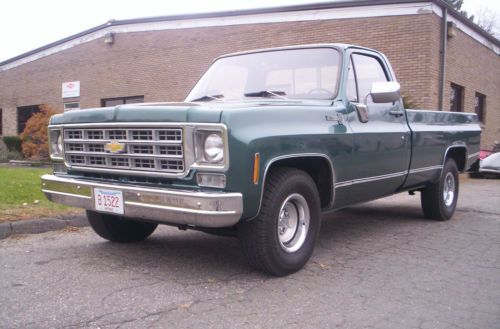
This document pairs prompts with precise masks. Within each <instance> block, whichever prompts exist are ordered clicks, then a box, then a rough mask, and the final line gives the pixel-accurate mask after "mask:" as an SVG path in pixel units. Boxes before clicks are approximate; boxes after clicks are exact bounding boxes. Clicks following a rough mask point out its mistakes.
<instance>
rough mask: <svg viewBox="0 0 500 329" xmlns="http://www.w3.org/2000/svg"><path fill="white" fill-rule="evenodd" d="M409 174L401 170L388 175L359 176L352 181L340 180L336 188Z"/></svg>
mask: <svg viewBox="0 0 500 329" xmlns="http://www.w3.org/2000/svg"><path fill="white" fill-rule="evenodd" d="M407 174H408V171H400V172H396V173H393V174H387V175H380V176H372V177H365V178H358V179H354V180H351V181H345V182H339V183H336V184H335V188H340V187H345V186H351V185H356V184H363V183H368V182H374V181H378V180H383V179H390V178H396V177H401V176H405V175H407Z"/></svg>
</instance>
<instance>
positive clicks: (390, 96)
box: [365, 81, 401, 104]
mask: <svg viewBox="0 0 500 329" xmlns="http://www.w3.org/2000/svg"><path fill="white" fill-rule="evenodd" d="M400 89H401V86H400V85H399V83H397V82H395V81H386V82H374V83H373V84H372V89H371V91H370V95H371V96H372V100H373V102H374V103H393V102H396V101H398V100H399V99H400V98H401V94H400ZM365 104H366V103H365Z"/></svg>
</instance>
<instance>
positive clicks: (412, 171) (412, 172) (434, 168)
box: [410, 165, 443, 174]
mask: <svg viewBox="0 0 500 329" xmlns="http://www.w3.org/2000/svg"><path fill="white" fill-rule="evenodd" d="M439 169H443V166H441V165H439V166H431V167H423V168H416V169H411V170H410V174H417V173H421V172H424V171H433V170H439Z"/></svg>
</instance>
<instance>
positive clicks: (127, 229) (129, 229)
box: [87, 211, 158, 243]
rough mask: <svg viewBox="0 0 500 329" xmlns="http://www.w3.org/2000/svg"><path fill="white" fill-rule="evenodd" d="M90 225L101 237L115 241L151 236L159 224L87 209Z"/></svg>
mask: <svg viewBox="0 0 500 329" xmlns="http://www.w3.org/2000/svg"><path fill="white" fill-rule="evenodd" d="M87 219H88V220H89V224H90V227H92V229H93V230H94V232H96V233H97V234H98V235H99V236H100V237H101V238H104V239H106V240H109V241H113V242H122V243H127V242H139V241H143V240H145V239H146V238H147V237H148V236H150V235H151V234H152V233H153V232H154V230H155V229H156V227H157V226H158V224H153V223H147V222H140V221H137V220H132V219H124V218H123V217H121V216H115V215H105V214H101V213H98V212H95V211H87Z"/></svg>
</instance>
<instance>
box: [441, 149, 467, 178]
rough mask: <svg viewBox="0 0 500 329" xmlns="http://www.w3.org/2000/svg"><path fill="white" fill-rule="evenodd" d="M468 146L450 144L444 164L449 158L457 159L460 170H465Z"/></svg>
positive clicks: (445, 154)
mask: <svg viewBox="0 0 500 329" xmlns="http://www.w3.org/2000/svg"><path fill="white" fill-rule="evenodd" d="M467 154H468V151H467V146H466V145H452V146H449V147H448V148H447V149H446V151H445V153H444V159H443V166H444V164H445V162H446V160H448V159H453V160H455V163H456V164H457V168H458V171H459V172H464V171H465V170H466V169H467V168H466V166H467Z"/></svg>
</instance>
